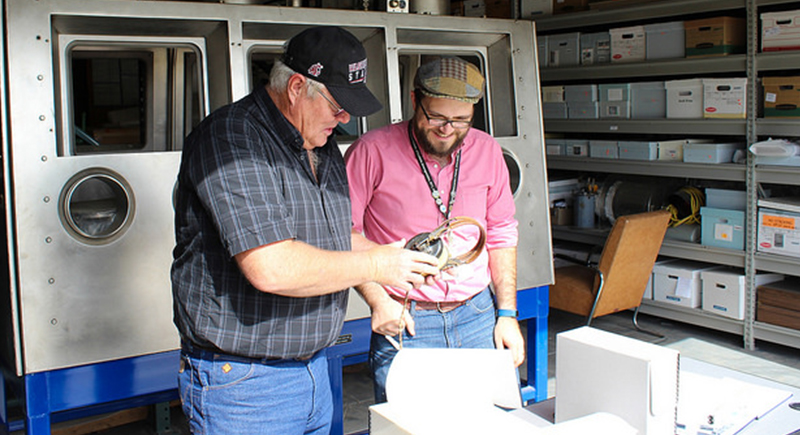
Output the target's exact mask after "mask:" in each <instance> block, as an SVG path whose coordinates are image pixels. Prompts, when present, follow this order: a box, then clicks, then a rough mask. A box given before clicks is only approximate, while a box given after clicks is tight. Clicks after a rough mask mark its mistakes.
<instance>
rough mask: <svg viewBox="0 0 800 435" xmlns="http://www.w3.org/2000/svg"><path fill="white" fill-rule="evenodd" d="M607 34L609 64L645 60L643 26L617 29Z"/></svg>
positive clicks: (645, 49) (645, 50) (645, 48)
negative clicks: (609, 42) (609, 45)
mask: <svg viewBox="0 0 800 435" xmlns="http://www.w3.org/2000/svg"><path fill="white" fill-rule="evenodd" d="M608 33H609V34H610V35H611V63H617V62H619V63H622V62H641V61H644V60H645V56H646V52H647V47H646V45H645V32H644V26H631V27H619V28H616V29H611V30H609V31H608Z"/></svg>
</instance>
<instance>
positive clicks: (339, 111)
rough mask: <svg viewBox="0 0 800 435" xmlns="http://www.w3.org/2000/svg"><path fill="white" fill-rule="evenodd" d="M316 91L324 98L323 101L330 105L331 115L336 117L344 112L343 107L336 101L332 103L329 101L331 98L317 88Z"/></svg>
mask: <svg viewBox="0 0 800 435" xmlns="http://www.w3.org/2000/svg"><path fill="white" fill-rule="evenodd" d="M317 92H318V93H319V94H320V95H322V98H324V99H325V101H327V102H328V104H330V105H331V109H333V117H334V118H336V117H337V116H339V115H341V114H342V113H344V107H341V106H339V105H337V104H336V103H334V102H333V101H331V99H330V98H328V97H326V96H325V94H323V93H322V91H320V90H319V88H317Z"/></svg>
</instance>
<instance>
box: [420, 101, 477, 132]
mask: <svg viewBox="0 0 800 435" xmlns="http://www.w3.org/2000/svg"><path fill="white" fill-rule="evenodd" d="M419 108H420V109H422V114H423V115H425V119H427V120H428V124H430V125H431V126H432V127H437V128H439V127H444V126H445V125H447V124H450V125H451V126H453V128H455V129H456V130H464V129H465V128H469V127H470V126H471V125H472V120H471V119H470V120H469V121H460V120H454V119H445V118H431V115H428V111H427V110H425V106H423V105H422V104H420V105H419Z"/></svg>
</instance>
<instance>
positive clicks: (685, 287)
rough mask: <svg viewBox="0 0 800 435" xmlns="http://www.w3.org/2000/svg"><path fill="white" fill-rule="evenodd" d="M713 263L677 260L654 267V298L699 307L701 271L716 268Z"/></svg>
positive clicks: (700, 301)
mask: <svg viewBox="0 0 800 435" xmlns="http://www.w3.org/2000/svg"><path fill="white" fill-rule="evenodd" d="M716 267H718V266H715V265H713V264H708V263H701V262H698V261H690V260H677V261H674V262H671V263H669V264H663V265H656V266H654V267H653V300H655V301H659V302H667V303H670V304H676V305H681V306H684V307H689V308H699V307H700V304H701V303H702V300H701V299H700V295H701V292H702V282H701V281H700V279H701V278H700V272H702V271H704V270H709V269H713V268H716Z"/></svg>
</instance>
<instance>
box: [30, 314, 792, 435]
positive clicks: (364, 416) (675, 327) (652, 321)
mask: <svg viewBox="0 0 800 435" xmlns="http://www.w3.org/2000/svg"><path fill="white" fill-rule="evenodd" d="M631 315H632V314H631V312H622V313H618V314H614V315H610V316H605V317H601V318H599V319H596V320H595V321H594V322H593V323H592V326H594V327H596V328H599V329H603V330H606V331H610V332H614V333H618V334H621V335H625V336H629V337H632V338H636V339H640V340H642V341H647V342H658V343H659V344H661V345H666V346H669V345H675V344H680V342H681V341H682V340H686V339H692V338H693V339H696V340H701V341H703V342H707V343H712V344H713V345H715V346H720V347H722V348H725V349H731V350H735V351H738V352H743V353H746V354H748V355H752V356H756V357H759V358H761V359H764V360H767V361H771V362H774V363H777V364H780V366H777V365H776V366H777V367H788V368H790V369H796V370H800V357H798V352H797V349H792V348H788V347H784V346H779V345H775V344H771V343H766V342H758V343H757V349H755V350H753V351H745V350H744V349H743V342H742V338H741V337H740V336H737V335H733V334H727V333H722V332H718V331H713V330H710V329H706V328H701V327H696V326H692V325H687V324H683V323H680V322H674V321H671V320H667V319H662V318H658V317H652V316H647V315H641V316H640V318H639V324H640V325H641V326H642V327H644V328H646V329H649V330H652V331H655V332H658V333H661V334H663V335H665V337H666V338H665V339H664V340H661V341H658V339H656V338H655V337H652V336H650V335H647V334H644V333H641V332H638V331H636V330H635V329H634V328H633V326H632V323H631ZM583 323H584V321H583V319H582V318H581V317H578V316H575V315H572V314H568V313H564V312H559V311H553V312H551V313H550V317H549V320H548V324H549V342H548V350H549V352H548V360H549V362H548V365H549V367H548V368H549V370H548V371H549V373H548V375H549V378H550V379H551V387H550V388H549V393H550V395H552V394H553V388H552V385H553V382H554V381H553V378H554V376H555V373H554V372H555V336H556V334H557V333H558V332H561V331H565V330H569V329H572V328H575V327H579V326H582V325H583ZM523 330H524V328H523ZM372 403H373V398H372V384H371V380H370V379H369V375H368V370H367V368H366V365H364V364H359V365H355V366H349V367H346V368H345V371H344V424H345V433H350V434H353V433H365V432H366V431H367V429H368V414H369V411H368V408H369V406H370V405H371V404H372ZM172 411H173V412H172V418H171V423H172V425H171V432H170V433H172V434H180V435H183V434H188V429H187V428H186V423H185V420H184V419H183V416H182V414H181V412H180V408H179V407H174V408H173V409H172ZM154 427H155V426H154V424H153V423H152V422H147V421H141V422H137V423H131V424H128V425H125V426H120V427H115V428H111V429H107V430H103V431H99V432H94V433H95V434H104V435H105V434H108V435H110V434H114V435H145V434H147V435H151V434H155V433H156V432H155V429H154ZM55 429H56V428H55V427H54V433H55ZM15 435H16V434H15Z"/></svg>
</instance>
